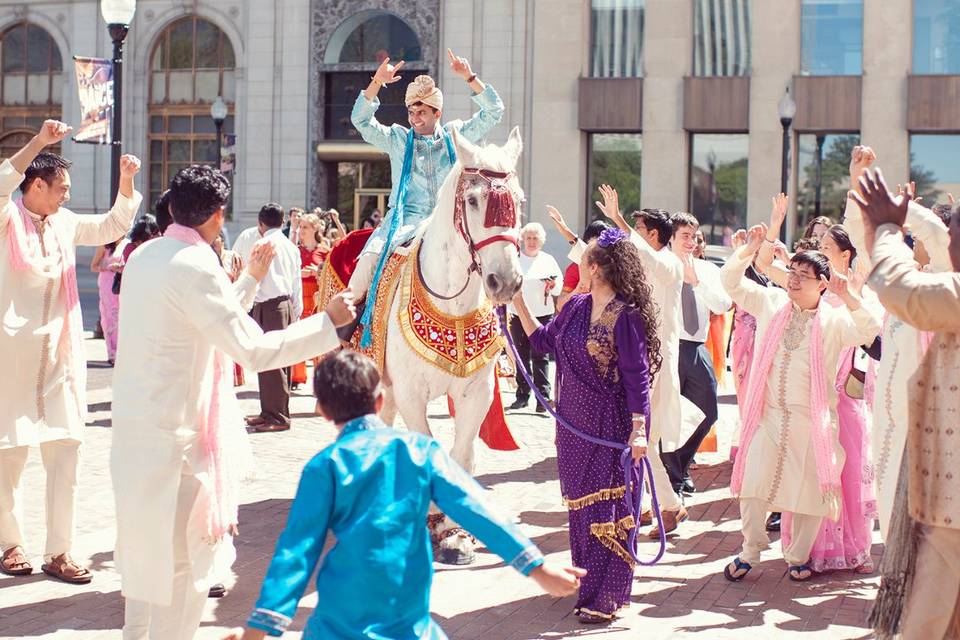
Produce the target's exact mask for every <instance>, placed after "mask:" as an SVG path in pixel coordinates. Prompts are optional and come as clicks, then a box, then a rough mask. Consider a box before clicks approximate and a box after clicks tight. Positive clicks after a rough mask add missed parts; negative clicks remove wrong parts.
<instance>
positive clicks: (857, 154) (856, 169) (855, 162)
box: [850, 145, 877, 189]
mask: <svg viewBox="0 0 960 640" xmlns="http://www.w3.org/2000/svg"><path fill="white" fill-rule="evenodd" d="M876 161H877V154H876V152H874V150H873V149H871V148H870V147H867V146H864V145H857V146H855V147H854V148H853V151H851V152H850V188H851V189H857V188H858V184H857V181H858V180H859V179H860V176H862V175H863V172H864V171H866V170H867V169H869V168H870V167H872V166H873V163H874V162H876Z"/></svg>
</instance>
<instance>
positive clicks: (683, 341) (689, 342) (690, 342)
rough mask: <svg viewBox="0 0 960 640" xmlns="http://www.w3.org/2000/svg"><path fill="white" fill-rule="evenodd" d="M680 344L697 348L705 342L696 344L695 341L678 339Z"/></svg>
mask: <svg viewBox="0 0 960 640" xmlns="http://www.w3.org/2000/svg"><path fill="white" fill-rule="evenodd" d="M680 344H692V345H694V346H698V347H699V346H700V345H702V344H706V342H698V341H696V340H684V339H683V338H680Z"/></svg>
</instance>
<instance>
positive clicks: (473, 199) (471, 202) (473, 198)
mask: <svg viewBox="0 0 960 640" xmlns="http://www.w3.org/2000/svg"><path fill="white" fill-rule="evenodd" d="M467 204H469V205H470V206H471V207H476V206H478V205H479V204H480V201H479V200H477V196H470V197H468V198H467Z"/></svg>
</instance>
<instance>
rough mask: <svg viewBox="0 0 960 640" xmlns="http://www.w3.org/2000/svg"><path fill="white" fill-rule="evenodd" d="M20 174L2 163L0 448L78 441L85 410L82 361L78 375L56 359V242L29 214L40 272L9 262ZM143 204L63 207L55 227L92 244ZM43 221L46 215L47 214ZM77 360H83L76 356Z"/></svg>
mask: <svg viewBox="0 0 960 640" xmlns="http://www.w3.org/2000/svg"><path fill="white" fill-rule="evenodd" d="M22 181H23V174H21V173H18V172H17V170H16V169H14V168H13V165H12V164H10V161H9V160H4V161H3V163H2V164H0V313H2V323H3V326H2V330H0V362H3V363H4V366H5V367H6V368H7V370H8V371H10V372H12V373H11V374H10V375H8V376H6V380H5V381H4V383H3V384H2V385H0V448H7V447H22V446H28V445H29V446H35V445H38V444H40V443H42V442H49V441H51V440H76V441H81V440H82V439H83V425H84V422H85V419H86V416H85V415H82V413H83V412H82V411H81V410H80V407H86V393H85V389H84V388H82V387H83V385H76V386H77V393H78V394H79V395H80V396H81V397H80V398H77V397H75V396H74V391H73V388H74V385H73V384H71V382H72V380H73V376H74V375H80V376H81V377H82V376H83V374H84V373H85V369H86V363H85V362H84V361H83V360H82V359H81V360H80V361H79V362H76V363H75V365H76V369H77V373H74V372H70V371H67V367H66V366H65V363H64V362H63V359H62V358H60V357H58V353H57V345H58V344H60V337H61V333H62V330H63V327H64V321H65V318H66V314H67V299H66V292H65V291H64V290H63V286H62V282H61V281H62V278H61V276H60V273H61V270H62V265H61V259H60V253H59V250H58V249H57V247H58V246H59V243H58V242H57V238H56V236H55V234H54V231H53V229H52V228H51V226H50V224H49V223H48V222H46V221H44V220H42V219H41V218H40V217H39V216H34V215H32V214H31V215H30V219H31V222H32V223H33V224H34V226H35V227H36V229H37V233H38V234H39V238H40V245H41V246H40V251H41V252H42V254H43V255H44V265H43V274H39V273H36V272H34V271H33V270H32V269H28V270H26V271H15V270H14V269H13V268H12V267H11V264H10V252H9V246H8V241H9V239H8V237H7V235H8V222H9V219H10V216H14V215H15V216H19V215H20V211H19V209H18V208H17V205H16V203H15V202H13V201H12V200H11V194H12V193H13V192H14V191H15V190H16V189H17V188H18V187H19V186H20V183H21V182H22ZM142 200H143V198H142V196H141V195H140V194H139V193H138V192H136V191H135V192H134V193H133V197H132V198H126V197H124V196H122V195H119V194H118V195H117V201H116V204H115V205H114V206H113V208H112V209H111V210H110V211H109V212H108V213H105V214H101V215H78V214H76V213H74V212H72V211H70V210H69V209H64V208H61V209H60V210H59V211H57V212H56V213H54V214H52V216H57V218H58V224H66V225H69V226H68V227H67V228H68V230H70V229H72V234H70V233H68V234H66V235H67V236H72V240H73V245H74V246H71V247H66V248H65V249H66V251H67V252H69V253H73V252H74V247H76V246H98V245H103V244H108V243H110V242H114V241H116V240H119V239H120V238H122V237H123V236H124V235H125V234H126V233H127V231H128V230H129V229H130V223H131V222H132V220H133V218H134V216H135V215H136V213H137V209H138V208H139V207H140V202H141V201H142ZM52 216H49V217H52ZM81 357H82V356H81Z"/></svg>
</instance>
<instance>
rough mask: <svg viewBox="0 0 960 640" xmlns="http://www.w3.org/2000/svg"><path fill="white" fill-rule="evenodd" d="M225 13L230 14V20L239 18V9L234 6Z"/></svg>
mask: <svg viewBox="0 0 960 640" xmlns="http://www.w3.org/2000/svg"><path fill="white" fill-rule="evenodd" d="M227 13H228V14H230V17H231V18H233V19H234V20H236V19H237V18H239V17H240V7H238V6H236V5H234V6H232V7H230V10H229V11H228V12H227Z"/></svg>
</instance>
